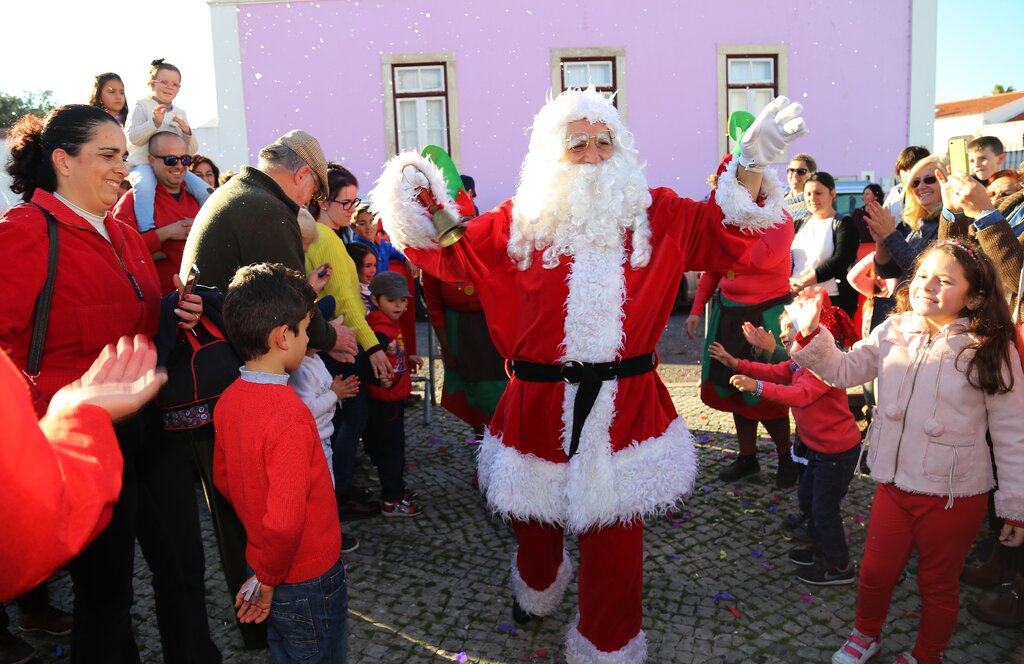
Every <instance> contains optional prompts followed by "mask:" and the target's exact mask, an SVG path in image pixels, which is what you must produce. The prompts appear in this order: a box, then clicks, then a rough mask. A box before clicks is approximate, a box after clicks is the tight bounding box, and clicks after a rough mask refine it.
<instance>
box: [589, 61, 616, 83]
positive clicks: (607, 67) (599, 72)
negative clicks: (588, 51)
mask: <svg viewBox="0 0 1024 664" xmlns="http://www.w3.org/2000/svg"><path fill="white" fill-rule="evenodd" d="M589 69H590V71H589V74H590V81H589V82H590V83H593V84H594V85H596V86H597V87H599V88H602V87H604V88H607V87H609V86H611V84H612V63H610V62H594V63H592V64H591V65H590V67H589Z"/></svg>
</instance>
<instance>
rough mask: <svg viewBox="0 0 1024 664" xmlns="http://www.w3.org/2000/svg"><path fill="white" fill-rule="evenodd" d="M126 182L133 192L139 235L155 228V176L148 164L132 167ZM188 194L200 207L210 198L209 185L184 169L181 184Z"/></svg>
mask: <svg viewBox="0 0 1024 664" xmlns="http://www.w3.org/2000/svg"><path fill="white" fill-rule="evenodd" d="M128 181H129V182H131V183H132V190H133V191H134V192H135V225H136V226H138V231H139V232H140V233H145V232H146V231H151V230H153V229H154V228H156V221H154V219H153V214H154V213H153V208H154V206H155V205H156V184H157V183H156V174H154V173H153V167H152V166H150V165H149V164H148V163H145V164H139V165H138V166H133V167H132V170H131V171H130V172H129V173H128ZM183 184H184V185H185V189H186V190H187V191H188V193H190V194H192V198H194V199H196V202H197V203H199V205H200V206H201V205H202V204H203V203H205V202H206V199H207V198H209V197H210V185H208V184H206V181H205V180H203V179H202V178H201V177H199V176H198V175H196V174H195V173H193V172H192V171H190V170H188V169H185V181H184V182H183Z"/></svg>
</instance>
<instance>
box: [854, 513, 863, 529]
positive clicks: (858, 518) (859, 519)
mask: <svg viewBox="0 0 1024 664" xmlns="http://www.w3.org/2000/svg"><path fill="white" fill-rule="evenodd" d="M853 522H854V523H855V524H857V525H858V526H862V525H864V516H863V515H862V514H854V515H853Z"/></svg>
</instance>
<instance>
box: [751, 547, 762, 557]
mask: <svg viewBox="0 0 1024 664" xmlns="http://www.w3.org/2000/svg"><path fill="white" fill-rule="evenodd" d="M750 557H751V558H760V557H761V552H760V551H758V550H757V549H754V550H753V551H751V552H750Z"/></svg>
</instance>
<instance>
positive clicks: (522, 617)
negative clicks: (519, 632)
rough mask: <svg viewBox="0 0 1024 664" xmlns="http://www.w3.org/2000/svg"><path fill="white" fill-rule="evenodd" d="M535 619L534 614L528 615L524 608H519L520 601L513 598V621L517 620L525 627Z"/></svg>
mask: <svg viewBox="0 0 1024 664" xmlns="http://www.w3.org/2000/svg"><path fill="white" fill-rule="evenodd" d="M533 617H534V616H533V614H532V613H528V612H527V611H526V609H524V608H523V607H521V606H519V600H518V599H515V598H512V619H513V620H515V621H516V622H517V623H519V624H520V625H525V624H526V623H528V622H530V621H531V620H533Z"/></svg>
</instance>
